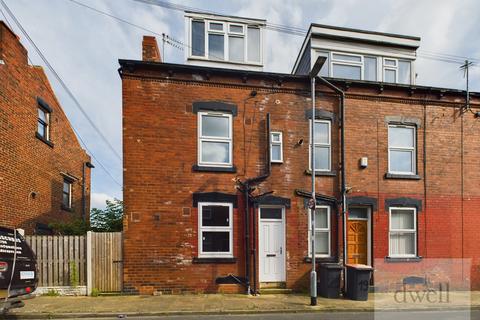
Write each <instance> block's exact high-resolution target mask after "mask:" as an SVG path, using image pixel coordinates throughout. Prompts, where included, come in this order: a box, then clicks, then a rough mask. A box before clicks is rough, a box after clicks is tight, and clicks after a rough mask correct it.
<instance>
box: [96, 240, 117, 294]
mask: <svg viewBox="0 0 480 320" xmlns="http://www.w3.org/2000/svg"><path fill="white" fill-rule="evenodd" d="M91 239H92V240H91V243H92V246H91V250H92V259H91V260H92V267H91V270H92V272H91V273H92V286H93V288H96V289H98V290H100V291H102V292H118V291H122V267H123V265H122V262H123V261H122V233H121V232H101V233H92V234H91Z"/></svg>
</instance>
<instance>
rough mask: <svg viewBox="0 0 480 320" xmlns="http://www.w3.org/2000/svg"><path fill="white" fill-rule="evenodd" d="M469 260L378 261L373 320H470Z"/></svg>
mask: <svg viewBox="0 0 480 320" xmlns="http://www.w3.org/2000/svg"><path fill="white" fill-rule="evenodd" d="M470 267H471V261H470V259H421V258H416V259H410V260H409V259H402V260H400V259H399V260H394V259H385V260H383V259H377V260H375V272H374V288H375V295H374V296H375V301H374V311H375V312H374V315H375V316H374V319H376V320H383V319H388V320H392V319H397V318H398V319H406V318H411V319H458V320H469V319H470V305H471V301H470Z"/></svg>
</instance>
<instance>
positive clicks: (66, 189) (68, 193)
mask: <svg viewBox="0 0 480 320" xmlns="http://www.w3.org/2000/svg"><path fill="white" fill-rule="evenodd" d="M62 207H63V208H65V209H71V208H72V181H70V180H67V179H63V189H62Z"/></svg>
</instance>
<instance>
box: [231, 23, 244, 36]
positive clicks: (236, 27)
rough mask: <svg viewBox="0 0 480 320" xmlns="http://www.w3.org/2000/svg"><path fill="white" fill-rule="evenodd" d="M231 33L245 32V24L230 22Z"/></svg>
mask: <svg viewBox="0 0 480 320" xmlns="http://www.w3.org/2000/svg"><path fill="white" fill-rule="evenodd" d="M228 32H230V33H236V34H243V26H242V25H238V24H230V25H229V30H228Z"/></svg>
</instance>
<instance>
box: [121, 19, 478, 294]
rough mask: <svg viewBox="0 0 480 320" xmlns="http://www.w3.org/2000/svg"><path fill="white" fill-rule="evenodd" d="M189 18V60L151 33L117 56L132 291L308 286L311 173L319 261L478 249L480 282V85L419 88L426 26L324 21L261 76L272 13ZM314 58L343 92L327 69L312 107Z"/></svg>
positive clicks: (412, 258)
mask: <svg viewBox="0 0 480 320" xmlns="http://www.w3.org/2000/svg"><path fill="white" fill-rule="evenodd" d="M185 19H186V23H187V37H186V39H187V40H186V42H187V45H186V47H185V50H186V51H187V52H186V59H187V63H186V64H171V63H164V62H162V61H161V59H160V54H159V51H158V48H157V45H156V40H155V38H153V37H144V40H143V60H142V61H137V60H120V61H119V63H120V66H121V68H120V70H119V72H120V77H121V79H122V84H123V155H124V184H125V185H124V203H125V208H126V213H125V218H124V290H125V291H129V292H134V293H140V294H151V293H155V292H162V293H182V292H246V289H247V288H249V289H250V292H257V291H262V290H264V289H265V288H271V287H276V288H285V289H286V290H289V289H290V290H294V291H301V290H305V289H306V288H308V284H309V272H310V268H311V257H312V253H311V252H310V246H309V243H310V242H309V232H310V230H311V229H310V228H312V226H310V224H309V221H310V219H309V216H310V214H311V212H310V210H309V209H308V207H309V206H308V204H309V199H310V194H309V190H310V181H311V174H312V172H314V174H315V177H316V190H317V207H316V210H315V215H316V221H317V223H316V225H315V226H313V228H314V229H315V230H314V234H315V247H316V250H315V256H316V258H318V259H317V261H318V262H319V263H323V262H347V263H361V264H368V265H373V266H374V267H375V261H376V260H377V261H382V262H384V263H387V264H392V265H393V264H394V265H396V266H400V267H402V268H404V269H406V270H414V269H415V268H416V265H418V264H419V263H421V262H422V260H424V259H427V258H466V259H468V258H470V259H471V261H472V266H471V268H470V270H468V271H470V273H471V279H470V280H471V283H472V288H475V289H480V271H479V270H480V269H479V267H480V247H479V246H478V245H477V232H478V231H477V229H478V225H477V223H476V222H477V220H478V217H477V216H478V214H479V212H480V211H479V209H478V208H479V207H480V191H479V190H478V189H477V186H478V184H479V182H480V170H479V165H478V158H479V157H480V149H479V148H478V141H479V139H480V130H479V129H480V120H479V119H478V118H477V116H478V115H480V113H477V112H479V111H480V109H479V108H480V94H479V93H470V101H469V102H468V108H467V107H466V105H467V104H466V92H465V91H462V90H454V89H447V88H433V87H426V86H419V85H416V84H415V63H416V62H415V58H416V50H417V48H418V47H419V45H420V39H419V38H417V37H410V36H402V35H395V34H386V33H380V32H370V31H362V30H356V29H347V28H338V27H330V26H323V25H317V24H312V25H311V27H310V29H309V32H308V34H307V36H306V38H305V41H304V43H303V45H302V48H301V51H300V53H299V55H298V58H297V60H296V63H295V66H294V69H293V72H292V74H280V73H270V72H264V71H262V68H263V65H264V63H265V60H268V57H265V55H264V53H263V52H264V51H265V50H264V45H263V43H264V42H263V40H262V39H263V38H264V30H265V29H264V28H265V21H263V20H250V19H245V18H238V19H237V18H235V17H224V16H215V15H211V14H204V15H203V14H200V13H191V12H187V13H186V15H185ZM318 56H323V57H325V58H326V62H325V64H324V65H323V68H322V69H321V71H320V73H321V76H322V77H325V79H327V80H328V81H330V83H332V84H334V85H335V86H336V87H337V88H340V90H341V91H342V92H343V93H344V101H343V104H342V99H341V97H342V94H341V92H339V91H335V90H334V89H332V87H331V86H329V85H327V84H326V83H325V82H324V81H321V80H318V81H317V86H316V96H317V99H316V117H315V119H312V112H311V104H312V100H311V98H310V96H311V92H310V78H309V76H308V72H309V71H310V69H311V68H312V66H313V64H314V63H315V61H316V58H317V57H318ZM197 61H200V62H201V65H199V64H197V63H196V62H197ZM342 106H343V108H342ZM342 109H343V112H344V115H345V116H344V118H343V119H342ZM312 120H313V121H314V124H315V128H316V129H315V132H316V135H315V138H314V139H312V137H311V136H310V129H309V128H310V124H311V121H312ZM342 123H343V124H344V125H343V128H342V127H341V124H342ZM342 129H343V130H342ZM342 132H343V135H344V139H342ZM311 143H314V145H315V150H316V157H315V161H314V164H313V167H314V170H313V169H312V163H311V161H310V160H309V159H310V158H309V152H310V151H309V149H310V144H311ZM342 146H344V156H345V161H344V163H343V164H342V163H341V162H342V161H341V160H342ZM343 179H344V180H345V182H346V183H345V184H344V183H342V180H343ZM342 187H343V188H342ZM344 194H345V196H346V201H345V204H346V208H347V210H346V212H345V217H346V219H344V218H343V217H344V212H343V209H342V196H343V195H344ZM343 230H345V231H346V234H345V238H346V239H347V243H345V245H346V246H345V248H346V252H345V250H344V241H343V239H344V234H343ZM344 255H345V257H344ZM378 259H380V260H378ZM374 277H375V276H374Z"/></svg>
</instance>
